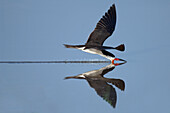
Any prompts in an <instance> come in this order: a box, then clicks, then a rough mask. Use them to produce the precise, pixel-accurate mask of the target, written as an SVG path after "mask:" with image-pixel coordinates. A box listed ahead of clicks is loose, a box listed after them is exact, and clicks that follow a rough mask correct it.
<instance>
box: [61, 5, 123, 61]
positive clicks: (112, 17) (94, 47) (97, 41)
mask: <svg viewBox="0 0 170 113" xmlns="http://www.w3.org/2000/svg"><path fill="white" fill-rule="evenodd" d="M115 25H116V8H115V4H113V5H112V6H111V7H110V9H109V10H108V12H107V13H105V15H104V16H103V17H102V18H101V19H100V20H99V22H98V23H97V25H96V27H95V29H94V31H93V32H92V33H91V34H90V36H89V38H88V40H87V42H86V44H85V45H67V44H64V46H65V47H66V48H75V49H79V50H82V51H84V52H87V53H92V54H98V55H100V56H102V57H105V58H107V59H109V60H111V62H112V63H114V61H115V60H117V61H124V60H122V59H119V58H115V55H113V54H112V53H110V52H108V51H106V49H116V50H119V51H124V50H125V46H124V44H121V45H119V46H117V47H110V46H103V43H104V41H105V40H106V39H107V38H108V37H109V36H111V35H112V33H113V31H114V30H115Z"/></svg>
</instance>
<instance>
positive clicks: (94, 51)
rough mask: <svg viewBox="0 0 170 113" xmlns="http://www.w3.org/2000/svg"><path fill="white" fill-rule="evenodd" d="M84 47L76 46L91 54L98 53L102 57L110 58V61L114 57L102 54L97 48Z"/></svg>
mask: <svg viewBox="0 0 170 113" xmlns="http://www.w3.org/2000/svg"><path fill="white" fill-rule="evenodd" d="M84 48H85V47H80V48H77V49H79V50H82V51H84V52H87V53H91V54H98V55H100V56H102V57H105V58H107V59H109V60H111V61H112V60H114V59H115V58H114V57H111V56H107V55H104V54H103V53H102V52H101V51H100V50H97V49H94V48H90V49H84Z"/></svg>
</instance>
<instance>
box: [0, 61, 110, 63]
mask: <svg viewBox="0 0 170 113" xmlns="http://www.w3.org/2000/svg"><path fill="white" fill-rule="evenodd" d="M0 63H1V64H28V63H36V64H37V63H39V64H40V63H110V61H100V60H97V61H94V60H93V61H90V60H89V61H0Z"/></svg>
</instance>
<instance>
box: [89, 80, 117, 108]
mask: <svg viewBox="0 0 170 113" xmlns="http://www.w3.org/2000/svg"><path fill="white" fill-rule="evenodd" d="M86 80H87V81H88V83H89V85H90V86H91V87H92V88H94V89H95V91H96V92H97V94H98V95H99V96H100V97H102V98H103V99H104V100H105V101H107V102H108V103H109V104H110V105H111V106H112V107H114V108H115V106H116V101H117V95H116V91H115V88H113V87H112V86H111V85H109V84H107V83H106V82H104V81H101V80H92V79H91V78H87V79H86Z"/></svg>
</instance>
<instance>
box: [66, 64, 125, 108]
mask: <svg viewBox="0 0 170 113" xmlns="http://www.w3.org/2000/svg"><path fill="white" fill-rule="evenodd" d="M121 64H124V63H121ZM121 64H116V65H115V64H110V65H107V66H106V67H103V68H101V69H99V70H93V71H89V72H86V73H82V74H79V75H77V76H68V77H65V79H71V78H73V79H85V80H86V81H87V82H88V83H89V85H90V87H91V88H94V89H95V91H96V93H97V94H98V95H99V96H100V97H102V98H103V99H104V100H105V101H107V102H108V103H109V104H110V105H111V106H112V107H113V108H115V106H116V101H117V94H116V90H115V88H114V87H113V86H112V85H114V86H116V87H117V88H119V89H120V90H122V91H124V89H125V83H124V81H123V80H121V79H114V78H105V77H104V75H105V74H106V73H108V72H110V71H112V70H113V69H114V68H115V66H117V65H121ZM109 83H110V84H112V85H110V84H109Z"/></svg>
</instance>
